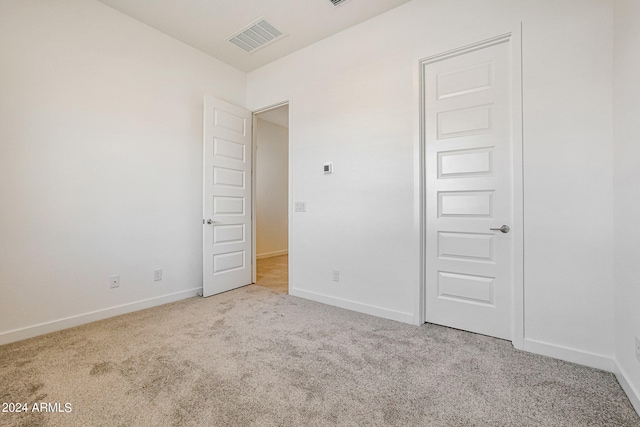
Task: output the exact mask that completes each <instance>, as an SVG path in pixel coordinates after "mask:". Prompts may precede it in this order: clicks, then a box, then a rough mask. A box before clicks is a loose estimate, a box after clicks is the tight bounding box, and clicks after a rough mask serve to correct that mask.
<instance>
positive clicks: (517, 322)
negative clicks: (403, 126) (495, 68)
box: [417, 23, 525, 350]
mask: <svg viewBox="0 0 640 427" xmlns="http://www.w3.org/2000/svg"><path fill="white" fill-rule="evenodd" d="M505 37H508V38H509V42H510V43H511V45H510V46H511V71H512V81H511V84H512V87H511V103H512V105H511V112H512V123H511V124H512V137H513V152H512V166H513V227H512V230H513V233H514V238H513V239H514V240H513V288H512V343H513V346H514V347H515V348H517V349H520V350H522V349H523V348H524V333H525V325H524V134H523V111H522V110H523V105H522V100H523V92H522V23H518V24H517V25H513V26H512V27H511V28H510V31H508V32H505V33H503V34H502V35H499V36H497V37H492V38H483V39H481V40H482V41H480V42H476V43H472V44H469V45H466V46H462V47H459V48H456V49H453V50H448V51H444V52H442V53H439V54H436V55H432V56H428V57H424V58H422V59H419V73H418V75H419V91H420V93H419V114H420V116H419V123H420V130H419V144H418V145H419V149H418V151H419V169H420V182H419V192H420V200H419V209H420V224H419V228H420V285H419V290H418V313H417V320H418V323H419V324H424V323H425V314H426V310H427V307H426V298H425V297H426V289H427V288H426V287H427V283H426V258H425V257H426V242H427V222H426V221H427V215H426V190H427V189H426V185H425V182H426V170H427V168H426V147H425V144H426V140H425V121H424V109H425V105H424V96H423V94H424V90H425V88H424V66H425V65H426V64H427V63H429V62H433V61H435V60H437V59H445V58H447V57H448V56H450V55H453V54H457V53H460V52H465V51H470V50H473V49H474V48H483V47H487V46H489V45H491V43H492V41H494V40H499V39H504V38H505Z"/></svg>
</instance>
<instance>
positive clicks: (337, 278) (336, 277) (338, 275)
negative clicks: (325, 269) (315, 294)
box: [333, 270, 340, 282]
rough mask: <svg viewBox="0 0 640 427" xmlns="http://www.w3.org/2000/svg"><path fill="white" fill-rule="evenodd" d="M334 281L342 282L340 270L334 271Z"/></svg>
mask: <svg viewBox="0 0 640 427" xmlns="http://www.w3.org/2000/svg"><path fill="white" fill-rule="evenodd" d="M333 281H334V282H339V281H340V272H339V271H338V270H333Z"/></svg>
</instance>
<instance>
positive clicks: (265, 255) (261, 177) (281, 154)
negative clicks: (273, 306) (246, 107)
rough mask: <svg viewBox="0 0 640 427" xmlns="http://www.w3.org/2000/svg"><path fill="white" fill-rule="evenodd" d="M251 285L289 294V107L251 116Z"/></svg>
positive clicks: (268, 110)
mask: <svg viewBox="0 0 640 427" xmlns="http://www.w3.org/2000/svg"><path fill="white" fill-rule="evenodd" d="M253 124H254V127H253V132H254V144H253V150H254V157H253V158H254V163H253V166H254V175H253V176H254V198H253V200H254V224H255V227H254V230H255V237H254V251H253V252H254V254H255V263H254V265H255V269H254V283H255V284H256V285H258V286H262V287H265V288H268V289H271V290H273V291H275V292H279V293H289V104H281V105H278V106H275V107H271V108H268V109H266V110H262V111H259V112H257V113H254V120H253Z"/></svg>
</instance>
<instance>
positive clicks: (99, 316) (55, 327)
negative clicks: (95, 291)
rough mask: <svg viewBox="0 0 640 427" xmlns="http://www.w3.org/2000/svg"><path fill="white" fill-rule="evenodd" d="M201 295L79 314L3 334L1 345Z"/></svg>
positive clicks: (183, 293)
mask: <svg viewBox="0 0 640 427" xmlns="http://www.w3.org/2000/svg"><path fill="white" fill-rule="evenodd" d="M201 293H202V288H193V289H188V290H186V291H180V292H175V293H172V294H168V295H162V296H159V297H153V298H149V299H145V300H142V301H136V302H131V303H128V304H122V305H118V306H115V307H109V308H104V309H102V310H96V311H92V312H89V313H83V314H78V315H75V316H70V317H66V318H64V319H58V320H52V321H50V322H45V323H40V324H37V325H33V326H27V327H26V328H20V329H14V330H12V331H7V332H2V333H0V345H3V344H9V343H12V342H16V341H21V340H24V339H27V338H33V337H36V336H38V335H43V334H48V333H50V332H56V331H60V330H62V329H67V328H73V327H74V326H80V325H84V324H85V323H91V322H95V321H97V320H103V319H107V318H109V317H114V316H119V315H121V314H127V313H131V312H134V311H138V310H144V309H145V308H151V307H155V306H157V305H162V304H167V303H170V302H174V301H179V300H181V299H185V298H190V297H195V296H197V295H198V294H201Z"/></svg>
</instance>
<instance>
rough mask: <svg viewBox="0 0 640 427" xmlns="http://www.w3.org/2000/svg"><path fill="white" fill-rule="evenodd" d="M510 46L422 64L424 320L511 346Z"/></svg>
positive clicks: (505, 43) (504, 44) (506, 41)
mask: <svg viewBox="0 0 640 427" xmlns="http://www.w3.org/2000/svg"><path fill="white" fill-rule="evenodd" d="M510 52H511V50H510V41H509V39H508V38H505V39H502V40H498V41H497V42H496V41H494V42H493V43H488V44H487V45H484V46H482V45H481V46H475V47H474V48H473V49H468V50H460V51H457V52H453V53H450V54H448V55H444V56H442V57H440V58H434V59H433V60H432V61H426V62H425V63H424V65H423V66H424V70H423V76H424V81H423V88H424V93H423V96H424V100H423V101H424V113H425V117H424V131H425V135H424V137H425V159H426V160H425V161H426V183H425V185H426V187H425V188H426V210H427V215H426V220H427V224H426V230H427V235H426V246H427V247H426V251H425V253H426V293H425V297H426V301H425V307H426V311H425V320H426V321H427V322H430V323H437V324H440V325H445V326H450V327H454V328H458V329H463V330H467V331H472V332H477V333H481V334H485V335H490V336H494V337H498V338H504V339H512V325H513V321H512V316H513V314H512V292H513V243H514V242H513V233H510V232H508V231H507V228H506V227H505V228H504V229H503V230H504V231H507V232H506V233H505V232H502V231H500V230H495V229H499V228H500V227H502V226H503V225H505V226H507V227H511V226H512V224H513V157H512V150H513V147H512V145H513V144H512V139H513V136H512V135H513V132H512V127H511V126H512V125H511V98H512V97H511V76H510V73H511V65H510Z"/></svg>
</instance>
